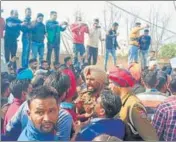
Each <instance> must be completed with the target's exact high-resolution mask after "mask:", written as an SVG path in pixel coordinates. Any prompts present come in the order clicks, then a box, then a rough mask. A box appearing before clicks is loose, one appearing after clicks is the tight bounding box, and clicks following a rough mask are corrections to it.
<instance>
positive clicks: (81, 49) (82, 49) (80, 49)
mask: <svg viewBox="0 0 176 142" xmlns="http://www.w3.org/2000/svg"><path fill="white" fill-rule="evenodd" d="M85 51H86V50H85V47H84V44H79V43H74V44H73V53H74V59H73V64H74V65H76V64H77V63H78V53H80V56H81V58H82V57H83V55H84V53H85ZM83 62H84V59H82V64H83Z"/></svg>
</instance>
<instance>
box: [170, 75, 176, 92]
mask: <svg viewBox="0 0 176 142" xmlns="http://www.w3.org/2000/svg"><path fill="white" fill-rule="evenodd" d="M175 86H176V76H173V78H172V80H171V82H170V89H171V91H172V93H176V87H175Z"/></svg>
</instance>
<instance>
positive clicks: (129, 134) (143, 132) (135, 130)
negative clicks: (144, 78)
mask: <svg viewBox="0 0 176 142" xmlns="http://www.w3.org/2000/svg"><path fill="white" fill-rule="evenodd" d="M108 78H109V88H110V89H111V90H112V91H113V92H114V93H115V94H120V98H121V101H122V108H121V111H120V113H119V117H120V119H122V120H123V121H124V122H125V123H126V126H127V129H126V137H125V140H130V141H132V140H135V141H137V140H140V141H141V140H155V141H156V140H158V137H157V134H156V131H155V129H154V128H153V127H152V125H151V123H150V121H149V120H148V119H147V113H146V110H145V107H144V106H143V105H142V103H141V102H140V100H139V99H138V98H137V97H136V96H135V95H133V94H132V93H131V87H133V86H134V84H135V79H134V78H133V77H132V75H131V74H130V73H129V72H128V71H126V70H124V69H121V68H119V67H115V68H113V69H112V70H110V71H109V74H108Z"/></svg>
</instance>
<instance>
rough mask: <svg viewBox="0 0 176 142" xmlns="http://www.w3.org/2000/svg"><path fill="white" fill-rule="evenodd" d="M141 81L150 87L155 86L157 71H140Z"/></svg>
mask: <svg viewBox="0 0 176 142" xmlns="http://www.w3.org/2000/svg"><path fill="white" fill-rule="evenodd" d="M142 80H143V82H144V83H145V84H146V85H147V86H148V87H150V88H155V87H156V85H157V71H150V70H148V69H147V70H145V71H143V73H142Z"/></svg>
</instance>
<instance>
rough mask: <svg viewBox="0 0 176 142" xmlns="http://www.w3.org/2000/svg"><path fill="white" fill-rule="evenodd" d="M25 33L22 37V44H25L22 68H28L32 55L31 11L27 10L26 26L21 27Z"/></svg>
mask: <svg viewBox="0 0 176 142" xmlns="http://www.w3.org/2000/svg"><path fill="white" fill-rule="evenodd" d="M21 30H22V32H23V35H22V43H23V51H22V59H21V61H22V63H21V65H22V67H23V68H27V67H28V62H29V55H30V46H31V9H30V8H26V9H25V19H24V24H23V25H22V27H21Z"/></svg>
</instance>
